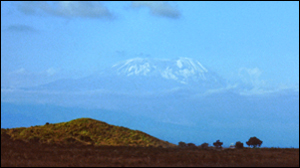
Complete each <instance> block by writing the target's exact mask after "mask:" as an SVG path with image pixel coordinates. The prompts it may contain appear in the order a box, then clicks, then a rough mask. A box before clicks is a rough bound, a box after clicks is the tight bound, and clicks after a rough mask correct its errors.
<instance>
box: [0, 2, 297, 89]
mask: <svg viewBox="0 0 300 168" xmlns="http://www.w3.org/2000/svg"><path fill="white" fill-rule="evenodd" d="M132 57H151V58H179V57H190V58H195V59H197V60H198V61H200V62H201V63H202V64H203V65H204V66H206V67H209V68H210V69H212V70H214V71H215V72H217V73H218V74H219V75H221V76H222V77H224V78H226V79H230V80H232V81H237V80H241V78H242V77H241V74H243V73H246V74H247V75H248V76H250V78H251V79H247V80H252V81H253V80H255V81H256V84H257V85H261V86H272V87H285V88H287V87H293V88H298V90H299V2H67V1H64V2H1V86H6V87H9V86H14V87H17V86H22V85H24V86H26V85H35V84H39V83H45V82H48V81H51V80H55V79H58V78H65V77H72V78H76V77H81V76H86V75H89V74H91V73H93V72H96V71H99V70H102V69H104V68H105V67H108V66H111V65H112V64H113V63H115V62H118V61H121V60H126V59H129V58H132ZM29 79H30V80H29ZM26 80H27V81H26ZM28 80H29V81H28Z"/></svg>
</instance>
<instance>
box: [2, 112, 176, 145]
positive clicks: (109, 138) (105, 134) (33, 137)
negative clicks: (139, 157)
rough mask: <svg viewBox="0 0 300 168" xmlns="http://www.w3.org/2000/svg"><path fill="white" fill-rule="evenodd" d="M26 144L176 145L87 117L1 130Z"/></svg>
mask: <svg viewBox="0 0 300 168" xmlns="http://www.w3.org/2000/svg"><path fill="white" fill-rule="evenodd" d="M2 134H8V135H10V136H11V138H13V139H20V140H24V141H27V142H41V143H50V144H53V143H55V144H85V145H96V146H99V145H110V146H143V147H147V146H153V147H158V146H161V147H172V146H176V145H174V144H171V143H169V142H166V141H162V140H160V139H158V138H155V137H153V136H150V135H148V134H146V133H144V132H141V131H138V130H131V129H128V128H125V127H119V126H114V125H110V124H107V123H105V122H101V121H98V120H94V119H90V118H80V119H75V120H71V121H69V122H62V123H57V124H48V123H46V124H45V125H43V126H31V127H27V128H25V127H21V128H12V129H1V135H2Z"/></svg>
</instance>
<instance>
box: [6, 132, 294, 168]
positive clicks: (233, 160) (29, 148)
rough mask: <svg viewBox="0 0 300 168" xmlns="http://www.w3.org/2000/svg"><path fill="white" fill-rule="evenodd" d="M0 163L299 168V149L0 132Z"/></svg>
mask: <svg viewBox="0 0 300 168" xmlns="http://www.w3.org/2000/svg"><path fill="white" fill-rule="evenodd" d="M2 166H5V167H6V166H27V167H40V166H51V167H52V166H60V167H61V166H180V167H183V166H184V167H186V166H200V167H204V166H228V167H229V166H230V167H232V166H235V167H241V166H242V167H244V166H251V167H258V166H259V167H261V166H263V167H266V166H269V167H299V149H288V148H286V149H280V148H261V149H249V148H247V149H224V150H213V149H206V150H205V149H198V148H194V149H191V148H178V147H170V148H161V147H132V146H94V145H83V144H74V143H72V144H64V145H63V144H61V145H57V144H53V143H52V144H49V143H48V144H45V143H41V142H40V141H35V140H34V139H33V140H32V141H27V142H25V141H22V140H17V139H16V140H14V139H12V138H11V137H10V136H9V135H8V134H5V133H3V134H1V167H2Z"/></svg>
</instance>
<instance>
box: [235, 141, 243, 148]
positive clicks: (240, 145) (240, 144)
mask: <svg viewBox="0 0 300 168" xmlns="http://www.w3.org/2000/svg"><path fill="white" fill-rule="evenodd" d="M235 148H236V149H243V148H244V144H243V143H242V142H240V141H238V142H236V143H235Z"/></svg>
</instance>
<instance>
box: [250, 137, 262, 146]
mask: <svg viewBox="0 0 300 168" xmlns="http://www.w3.org/2000/svg"><path fill="white" fill-rule="evenodd" d="M262 143H263V141H261V140H260V139H258V138H256V137H251V138H250V139H249V141H247V142H246V144H247V145H248V146H250V147H251V146H252V147H253V148H256V147H257V146H258V147H260V145H261V144H262Z"/></svg>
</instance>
